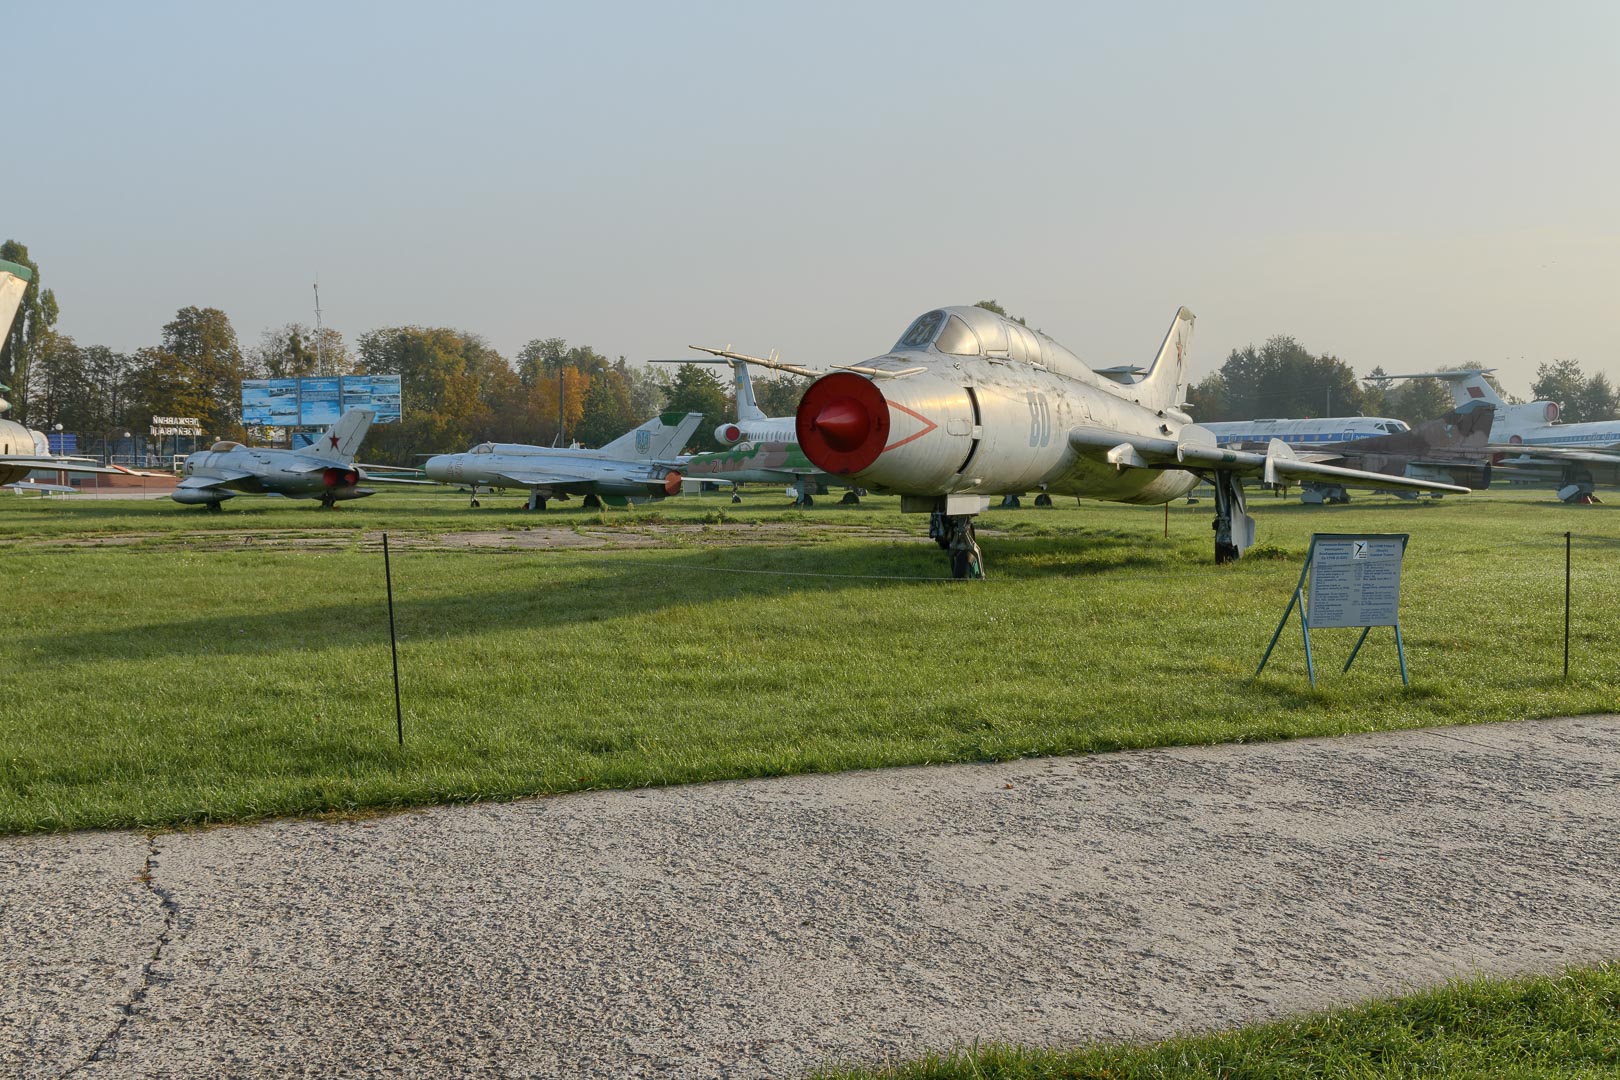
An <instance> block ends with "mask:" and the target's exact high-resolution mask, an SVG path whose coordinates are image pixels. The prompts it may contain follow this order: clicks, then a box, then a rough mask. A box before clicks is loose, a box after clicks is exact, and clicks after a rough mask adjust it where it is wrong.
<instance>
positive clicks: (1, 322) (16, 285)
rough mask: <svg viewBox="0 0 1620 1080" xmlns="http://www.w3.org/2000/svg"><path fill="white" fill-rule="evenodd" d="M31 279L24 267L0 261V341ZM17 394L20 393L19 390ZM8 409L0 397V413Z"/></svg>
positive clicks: (29, 272) (6, 403) (30, 273)
mask: <svg viewBox="0 0 1620 1080" xmlns="http://www.w3.org/2000/svg"><path fill="white" fill-rule="evenodd" d="M33 277H34V272H33V271H32V270H30V269H28V267H26V266H18V265H17V264H16V263H13V262H4V261H0V340H4V339H5V336H6V335H7V334H9V333H10V332H11V320H13V319H15V318H16V317H17V309H18V308H19V307H21V306H22V299H23V293H25V292H27V291H28V283H29V282H30V281H32V280H33ZM19 381H20V380H19ZM5 389H6V388H5V387H4V386H0V391H3V390H5ZM18 392H19V393H21V390H20V389H19V391H18ZM10 408H11V402H9V401H7V400H6V399H5V397H4V396H0V413H3V412H5V411H6V410H7V409H10Z"/></svg>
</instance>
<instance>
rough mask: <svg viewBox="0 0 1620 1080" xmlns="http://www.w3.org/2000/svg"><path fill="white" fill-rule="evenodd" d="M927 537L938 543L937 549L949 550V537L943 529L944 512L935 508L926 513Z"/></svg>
mask: <svg viewBox="0 0 1620 1080" xmlns="http://www.w3.org/2000/svg"><path fill="white" fill-rule="evenodd" d="M928 538H929V539H930V540H932V541H933V542H934V543H936V544H938V545H939V550H941V551H949V550H951V537H950V534H949V533H947V532H946V531H945V512H944V511H943V510H935V511H934V512H933V513H932V514H929V515H928Z"/></svg>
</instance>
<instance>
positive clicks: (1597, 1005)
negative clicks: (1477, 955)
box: [816, 965, 1620, 1080]
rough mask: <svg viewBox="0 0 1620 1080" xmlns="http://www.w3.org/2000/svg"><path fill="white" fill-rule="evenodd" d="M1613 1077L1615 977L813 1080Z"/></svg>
mask: <svg viewBox="0 0 1620 1080" xmlns="http://www.w3.org/2000/svg"><path fill="white" fill-rule="evenodd" d="M1616 1075H1620V969H1617V968H1616V967H1614V966H1613V965H1604V966H1599V967H1596V968H1590V969H1585V970H1577V971H1572V972H1568V973H1566V974H1564V975H1561V976H1556V977H1538V978H1528V979H1516V980H1506V981H1495V980H1480V981H1475V982H1467V983H1461V984H1457V985H1454V986H1450V987H1446V988H1444V989H1439V990H1431V991H1427V992H1424V993H1419V994H1414V995H1412V996H1410V997H1404V998H1397V999H1394V1000H1390V1001H1380V1002H1374V1003H1371V1004H1367V1005H1362V1006H1358V1007H1356V1008H1352V1009H1343V1010H1335V1011H1332V1012H1327V1013H1319V1014H1315V1015H1311V1016H1304V1017H1299V1018H1296V1019H1292V1020H1286V1021H1282V1022H1278V1023H1272V1024H1264V1025H1256V1026H1254V1027H1248V1028H1242V1029H1240V1030H1237V1031H1231V1032H1222V1033H1218V1034H1213V1035H1199V1036H1192V1037H1188V1038H1181V1039H1172V1040H1169V1041H1167V1042H1163V1043H1157V1044H1154V1045H1150V1046H1097V1047H1091V1048H1087V1049H1082V1050H1056V1051H1054V1050H1037V1049H1028V1048H1016V1047H997V1048H985V1049H981V1050H977V1051H972V1052H966V1051H964V1052H958V1053H954V1054H944V1055H939V1056H936V1057H932V1058H929V1059H926V1060H923V1061H919V1062H916V1063H914V1064H909V1065H902V1066H896V1067H894V1068H891V1069H879V1070H867V1069H850V1070H835V1071H828V1072H822V1073H817V1074H816V1077H817V1080H1173V1078H1188V1080H1191V1078H1194V1077H1210V1078H1232V1080H1235V1078H1238V1077H1242V1078H1245V1080H1292V1078H1295V1077H1318V1076H1320V1077H1346V1078H1361V1077H1365V1078H1372V1077H1379V1078H1391V1077H1412V1078H1417V1077H1423V1078H1433V1080H1446V1078H1463V1077H1468V1078H1475V1077H1495V1078H1500V1080H1530V1078H1532V1077H1534V1078H1542V1077H1546V1078H1551V1077H1560V1078H1571V1080H1573V1078H1582V1077H1594V1078H1595V1077H1612V1076H1616Z"/></svg>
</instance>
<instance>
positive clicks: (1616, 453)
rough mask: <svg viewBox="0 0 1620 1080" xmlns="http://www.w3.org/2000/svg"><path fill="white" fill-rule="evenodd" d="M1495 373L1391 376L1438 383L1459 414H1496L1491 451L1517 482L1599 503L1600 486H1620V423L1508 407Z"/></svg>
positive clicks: (1544, 405) (1549, 405)
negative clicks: (1476, 410) (1572, 420)
mask: <svg viewBox="0 0 1620 1080" xmlns="http://www.w3.org/2000/svg"><path fill="white" fill-rule="evenodd" d="M1494 370H1495V369H1494V368H1465V369H1463V370H1460V371H1429V372H1423V373H1421V374H1417V375H1390V376H1387V377H1388V378H1391V379H1439V380H1440V381H1442V382H1444V383H1445V384H1446V385H1447V387H1448V388H1449V389H1450V390H1451V397H1452V400H1453V401H1455V402H1456V403H1457V407H1458V408H1459V409H1461V408H1466V407H1468V406H1470V405H1472V406H1475V407H1489V408H1490V409H1492V410H1494V412H1495V414H1496V421H1495V425H1494V428H1493V430H1492V442H1491V445H1490V446H1489V447H1488V448H1487V450H1488V451H1489V452H1490V453H1491V454H1492V455H1494V457H1493V460H1494V463H1495V465H1496V467H1497V468H1498V469H1499V470H1500V471H1502V472H1505V473H1507V474H1508V475H1510V476H1513V477H1515V478H1518V479H1525V480H1532V481H1536V480H1539V481H1544V482H1546V483H1548V484H1550V485H1552V486H1555V487H1557V489H1558V497H1559V498H1560V499H1562V500H1563V501H1565V502H1569V503H1590V502H1597V501H1598V499H1597V498H1596V496H1595V495H1594V494H1593V488H1594V486H1595V485H1596V484H1598V483H1603V484H1615V483H1620V420H1595V421H1592V422H1590V423H1582V424H1565V423H1561V422H1560V421H1559V411H1560V406H1559V404H1558V402H1556V401H1531V402H1527V403H1525V404H1522V405H1509V404H1508V403H1507V402H1505V401H1503V400H1502V398H1501V395H1499V394H1497V392H1496V389H1495V388H1494V387H1493V386H1491V384H1490V380H1488V379H1486V378H1485V376H1486V375H1489V374H1490V373H1491V372H1492V371H1494Z"/></svg>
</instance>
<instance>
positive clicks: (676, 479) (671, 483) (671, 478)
mask: <svg viewBox="0 0 1620 1080" xmlns="http://www.w3.org/2000/svg"><path fill="white" fill-rule="evenodd" d="M680 493H681V474H680V473H678V472H670V473H668V474H666V475H665V476H664V494H665V495H679V494H680Z"/></svg>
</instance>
